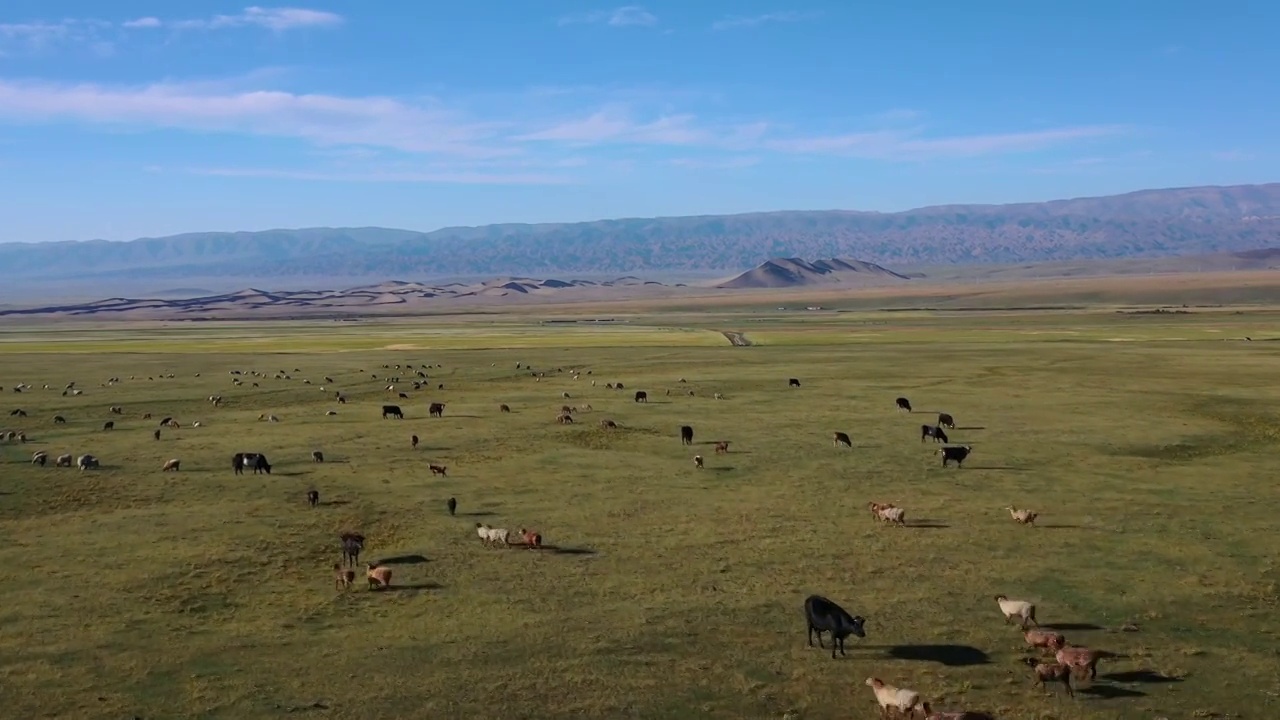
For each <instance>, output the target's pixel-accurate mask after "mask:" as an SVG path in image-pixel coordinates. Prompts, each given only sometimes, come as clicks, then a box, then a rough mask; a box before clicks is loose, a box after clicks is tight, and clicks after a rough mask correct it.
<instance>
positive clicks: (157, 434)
mask: <svg viewBox="0 0 1280 720" xmlns="http://www.w3.org/2000/svg"><path fill="white" fill-rule="evenodd" d="M151 437H154V438H155V439H157V440H159V439H160V431H159V430H156V431H155V432H153V433H151Z"/></svg>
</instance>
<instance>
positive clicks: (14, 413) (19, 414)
mask: <svg viewBox="0 0 1280 720" xmlns="http://www.w3.org/2000/svg"><path fill="white" fill-rule="evenodd" d="M14 389H15V390H16V389H17V388H14ZM26 416H27V411H26V410H11V411H10V412H9V417H26Z"/></svg>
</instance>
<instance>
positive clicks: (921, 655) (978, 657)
mask: <svg viewBox="0 0 1280 720" xmlns="http://www.w3.org/2000/svg"><path fill="white" fill-rule="evenodd" d="M884 652H885V655H888V656H889V657H891V658H894V659H896V660H919V661H923V662H936V663H939V664H942V665H946V666H948V667H969V666H972V665H987V664H989V663H990V662H991V658H990V657H988V656H987V653H985V652H984V651H982V650H980V649H978V648H976V647H973V646H972V645H893V646H891V647H889V648H887V649H886V650H885V651H884Z"/></svg>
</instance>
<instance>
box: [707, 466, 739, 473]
mask: <svg viewBox="0 0 1280 720" xmlns="http://www.w3.org/2000/svg"><path fill="white" fill-rule="evenodd" d="M707 469H708V470H714V471H715V472H730V471H732V470H736V469H737V468H734V467H733V466H731V465H727V466H725V467H713V468H707Z"/></svg>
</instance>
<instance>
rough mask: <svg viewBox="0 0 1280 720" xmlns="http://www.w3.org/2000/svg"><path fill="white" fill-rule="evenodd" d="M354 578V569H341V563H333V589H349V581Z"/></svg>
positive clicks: (351, 581) (353, 580) (352, 580)
mask: <svg viewBox="0 0 1280 720" xmlns="http://www.w3.org/2000/svg"><path fill="white" fill-rule="evenodd" d="M355 580H356V571H355V570H346V569H343V567H342V563H334V564H333V587H334V589H335V590H343V589H346V590H350V589H351V583H353V582H355Z"/></svg>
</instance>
